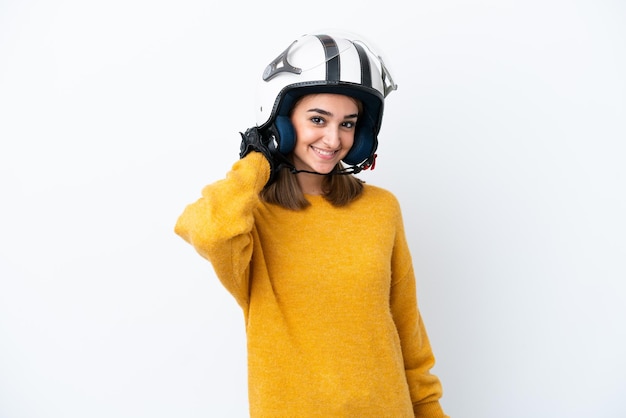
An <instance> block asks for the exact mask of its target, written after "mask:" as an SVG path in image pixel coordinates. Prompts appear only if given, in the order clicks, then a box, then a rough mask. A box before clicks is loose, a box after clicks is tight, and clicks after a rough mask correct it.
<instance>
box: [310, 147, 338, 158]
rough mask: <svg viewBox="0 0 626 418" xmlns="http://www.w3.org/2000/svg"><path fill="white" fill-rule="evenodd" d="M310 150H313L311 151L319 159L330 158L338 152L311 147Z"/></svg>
mask: <svg viewBox="0 0 626 418" xmlns="http://www.w3.org/2000/svg"><path fill="white" fill-rule="evenodd" d="M311 148H312V149H313V151H315V153H316V154H318V155H319V156H321V157H332V156H333V155H335V154H336V153H337V152H338V151H331V150H323V149H320V148H316V147H313V146H312V147H311Z"/></svg>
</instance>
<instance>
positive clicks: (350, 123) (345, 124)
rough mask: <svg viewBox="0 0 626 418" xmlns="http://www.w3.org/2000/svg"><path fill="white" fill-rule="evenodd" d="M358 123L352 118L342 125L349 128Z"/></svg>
mask: <svg viewBox="0 0 626 418" xmlns="http://www.w3.org/2000/svg"><path fill="white" fill-rule="evenodd" d="M355 125H356V123H355V122H354V121H351V120H347V121H345V122H344V123H342V124H341V126H343V127H344V128H348V129H352V128H354V126H355Z"/></svg>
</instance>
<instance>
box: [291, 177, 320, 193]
mask: <svg viewBox="0 0 626 418" xmlns="http://www.w3.org/2000/svg"><path fill="white" fill-rule="evenodd" d="M324 178H325V176H320V175H318V174H310V173H298V174H297V179H298V184H299V185H300V189H301V190H302V193H304V194H310V195H321V194H323V192H322V183H323V181H324Z"/></svg>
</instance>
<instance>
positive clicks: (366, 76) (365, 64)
mask: <svg viewBox="0 0 626 418" xmlns="http://www.w3.org/2000/svg"><path fill="white" fill-rule="evenodd" d="M354 47H355V48H356V51H357V53H358V54H359V61H360V62H361V84H363V85H364V86H367V87H372V70H371V69H370V60H369V58H368V56H367V52H365V48H363V46H361V45H359V44H357V43H355V44H354Z"/></svg>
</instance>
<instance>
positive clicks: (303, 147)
mask: <svg viewBox="0 0 626 418" xmlns="http://www.w3.org/2000/svg"><path fill="white" fill-rule="evenodd" d="M395 88H396V86H395V84H394V83H393V81H392V80H391V78H390V76H389V73H388V72H387V70H386V68H385V67H384V64H383V62H382V60H381V59H380V57H379V56H377V55H375V54H374V53H373V52H372V51H371V50H370V49H369V47H368V45H367V44H365V43H364V42H362V41H359V40H358V39H353V38H347V37H340V36H336V35H328V34H316V35H306V36H304V37H302V38H300V39H298V40H296V41H295V42H294V43H292V44H291V45H290V46H289V47H288V48H287V49H286V50H285V51H284V52H283V53H282V54H280V55H279V56H278V57H277V58H276V59H275V60H274V61H273V62H272V63H270V65H268V67H267V68H266V70H265V72H264V74H263V81H262V85H261V91H260V102H261V103H260V105H259V109H258V121H257V122H258V123H257V126H256V127H254V128H250V129H248V130H247V131H246V132H245V133H243V134H242V141H241V146H240V157H241V158H240V159H239V160H238V161H237V162H236V163H235V164H234V165H233V167H232V169H231V170H230V171H229V172H228V174H227V175H226V177H225V178H224V179H222V180H220V181H217V182H215V183H213V184H210V185H208V186H206V187H205V188H204V189H203V191H202V197H201V198H200V199H199V200H197V201H196V202H195V203H192V204H190V205H188V206H187V207H186V209H185V210H184V212H183V213H182V215H181V216H180V218H179V219H178V222H177V224H176V227H175V231H176V233H177V234H179V235H180V236H181V237H182V238H184V239H185V240H186V241H187V242H189V243H190V244H192V245H193V246H194V247H195V249H196V250H197V251H198V252H199V253H200V254H201V255H202V256H203V257H205V258H207V259H208V260H209V261H210V262H211V263H212V265H213V268H214V270H215V272H216V274H217V277H218V278H219V279H220V280H221V282H222V283H223V285H224V286H225V287H226V289H228V291H229V292H230V293H231V294H232V295H233V296H234V298H235V299H236V300H237V302H238V304H239V305H240V306H241V308H242V310H243V314H244V318H245V324H246V333H247V339H248V378H249V387H248V389H249V401H250V415H251V416H252V417H281V418H284V417H289V418H291V417H298V418H302V417H324V418H329V417H355V418H357V417H358V418H364V417H376V418H381V417H390V418H403V417H445V416H446V415H445V414H444V412H443V410H442V408H441V405H440V402H439V400H440V398H441V396H442V388H441V384H440V381H439V379H438V378H437V377H436V376H435V375H433V374H431V373H430V370H431V368H432V367H433V365H434V356H433V353H432V351H431V347H430V344H429V341H428V337H427V334H426V330H425V328H424V324H423V322H422V319H421V316H420V313H419V309H418V306H417V300H416V299H417V298H416V287H415V277H414V273H413V266H412V261H411V255H410V252H409V248H408V245H407V241H406V237H405V233H404V227H403V221H402V215H401V211H400V207H399V204H398V202H397V200H396V198H395V197H394V196H393V195H392V194H391V193H390V192H389V191H386V190H384V189H382V188H379V187H375V186H372V185H369V184H365V183H364V182H362V181H361V180H359V179H358V178H357V177H356V176H354V174H355V173H358V172H359V171H361V170H363V169H367V168H371V167H372V166H373V164H374V160H375V157H376V155H375V151H376V148H377V135H378V132H379V129H380V124H381V121H382V113H383V102H384V98H385V97H386V95H387V94H388V93H389V92H390V91H392V90H395Z"/></svg>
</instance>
